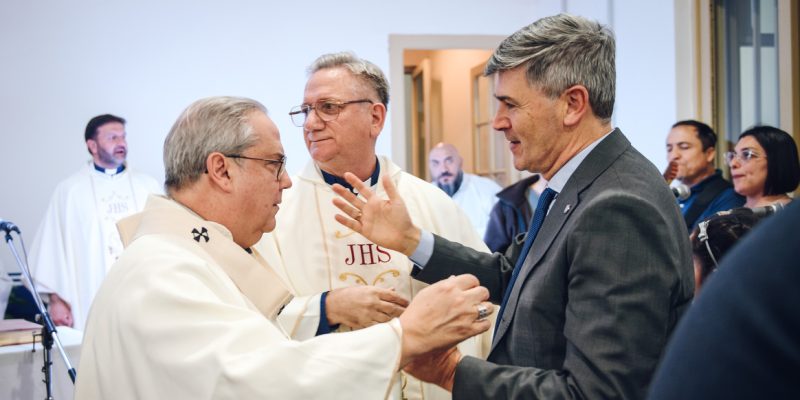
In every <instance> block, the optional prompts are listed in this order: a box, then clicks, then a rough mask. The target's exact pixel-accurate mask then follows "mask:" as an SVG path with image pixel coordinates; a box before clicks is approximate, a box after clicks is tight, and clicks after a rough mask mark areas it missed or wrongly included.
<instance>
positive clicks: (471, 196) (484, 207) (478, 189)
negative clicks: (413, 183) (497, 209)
mask: <svg viewBox="0 0 800 400" xmlns="http://www.w3.org/2000/svg"><path fill="white" fill-rule="evenodd" d="M428 164H429V166H430V171H431V178H432V179H433V183H434V184H435V185H436V186H438V187H439V189H442V190H443V191H444V192H445V193H447V195H448V196H450V197H451V198H452V199H453V201H455V202H456V204H458V206H459V207H461V209H462V210H464V212H465V213H466V214H467V217H469V220H470V222H471V223H472V227H473V228H475V231H476V232H478V234H479V235H480V236H481V237H483V236H484V235H485V234H486V227H487V226H488V225H489V218H490V216H491V214H492V208H493V207H494V204H495V203H497V197H496V196H495V195H496V194H497V192H499V191H500V190H502V188H501V187H500V185H498V184H497V182H495V181H493V180H491V179H489V178H484V177H482V176H479V175H473V174H468V173H466V172H464V169H463V165H464V160H463V159H462V158H461V155H460V154H459V153H458V149H457V148H456V147H455V146H453V145H452V144H449V143H439V144H437V145H436V146H434V147H433V148H432V149H431V151H430V153H428Z"/></svg>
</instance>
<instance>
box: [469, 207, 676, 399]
mask: <svg viewBox="0 0 800 400" xmlns="http://www.w3.org/2000/svg"><path fill="white" fill-rule="evenodd" d="M669 215H670V214H665V213H663V212H661V211H660V210H658V209H657V208H656V207H655V206H653V205H652V204H650V203H649V202H647V201H645V200H643V199H641V198H639V197H635V196H632V195H628V194H622V193H611V194H610V195H605V194H603V195H599V196H598V197H596V198H595V200H594V201H592V202H591V203H589V204H588V205H587V206H586V209H585V210H584V212H583V213H582V214H581V215H576V217H577V220H576V221H575V224H574V226H573V229H572V230H571V231H570V232H562V234H563V235H562V236H565V237H562V238H560V239H559V238H557V239H556V240H557V241H559V240H560V242H559V243H554V244H553V247H551V249H550V250H549V251H551V252H556V253H555V254H547V255H545V258H546V259H547V260H545V261H544V262H548V261H549V260H553V257H556V258H560V257H566V260H563V261H565V262H566V263H567V264H568V270H567V282H568V287H567V288H566V296H567V300H566V304H567V305H566V310H565V322H564V327H563V335H564V337H565V339H566V353H565V354H564V363H563V366H562V368H560V369H539V368H534V367H532V366H527V367H526V366H507V365H497V364H493V363H491V362H488V361H482V360H478V359H475V358H471V357H465V358H464V359H463V360H462V361H461V363H460V364H459V366H458V368H457V370H456V375H455V387H454V391H453V398H454V399H542V398H547V399H607V398H622V399H640V398H644V396H645V394H646V389H647V385H648V384H649V382H650V379H651V376H652V374H653V371H654V369H655V367H656V364H657V362H658V359H659V356H660V354H661V351H662V349H663V347H664V345H665V342H666V340H667V337H668V334H669V332H670V330H671V328H672V326H674V323H675V319H676V316H675V312H674V307H673V304H672V302H673V301H672V297H673V296H671V295H670V293H673V294H674V293H675V292H676V291H677V290H678V289H677V288H676V286H678V285H679V278H678V270H679V268H682V267H680V266H681V265H682V266H683V267H686V263H687V262H688V260H684V259H683V258H685V256H686V255H687V253H686V252H681V251H678V250H677V249H676V248H678V247H679V244H676V243H679V242H678V241H680V240H688V239H687V238H685V237H681V236H680V235H681V233H682V232H683V230H682V228H681V226H680V225H679V224H676V223H675V222H674V221H673V223H667V220H666V218H669ZM676 227H677V228H676ZM676 234H677V236H676ZM554 262H558V261H557V260H556V261H554ZM524 290H525V288H524V287H523V291H524ZM514 318H515V319H518V318H526V316H525V315H515V316H514ZM522 345H523V344H521V343H516V344H515V346H522ZM531 346H535V343H531ZM513 350H514V349H511V351H513ZM521 350H522V349H520V351H521ZM512 359H513V356H512Z"/></svg>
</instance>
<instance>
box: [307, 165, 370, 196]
mask: <svg viewBox="0 0 800 400" xmlns="http://www.w3.org/2000/svg"><path fill="white" fill-rule="evenodd" d="M319 171H320V172H322V179H324V180H325V183H327V184H328V185H331V186H333V184H334V183H338V184H340V185H342V186H344V188H345V189H347V190H349V191H350V193H355V192H356V190H355V188H353V186H351V185H350V184H349V183H347V181H346V180H344V178H342V177H339V176H336V175H333V174H329V173H327V172H325V171H323V170H322V168H320V170H319ZM380 173H381V163H379V162H378V158H377V157H375V171H373V172H372V176H370V177H369V185H370V186H375V184H376V183H378V176H379V175H380Z"/></svg>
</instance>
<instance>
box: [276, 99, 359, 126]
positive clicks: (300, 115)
mask: <svg viewBox="0 0 800 400" xmlns="http://www.w3.org/2000/svg"><path fill="white" fill-rule="evenodd" d="M356 103H370V104H374V102H373V101H372V100H370V99H358V100H350V101H337V100H320V101H317V102H315V103H314V104H313V105H311V104H301V105H299V106H295V107H292V110H291V111H289V116H290V117H292V123H293V124H294V126H298V127H302V126H303V125H305V123H306V119H307V118H308V113H310V112H311V110H314V112H316V113H317V117H319V119H321V120H323V121H325V122H331V121H333V120H335V119H336V118H338V117H339V113H340V112H342V108H344V106H346V105H348V104H356Z"/></svg>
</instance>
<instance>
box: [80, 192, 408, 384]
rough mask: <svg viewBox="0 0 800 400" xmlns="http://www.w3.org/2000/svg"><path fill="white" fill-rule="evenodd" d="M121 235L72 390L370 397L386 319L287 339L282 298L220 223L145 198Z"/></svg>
mask: <svg viewBox="0 0 800 400" xmlns="http://www.w3.org/2000/svg"><path fill="white" fill-rule="evenodd" d="M119 229H120V233H121V235H122V238H123V241H124V242H125V243H126V244H127V247H126V249H125V251H124V252H123V254H122V256H121V257H120V259H119V261H118V262H117V263H116V264H115V265H114V266H113V268H112V269H111V271H110V272H109V274H108V276H107V277H106V280H105V281H104V282H103V285H102V287H101V288H100V290H99V292H98V293H97V296H96V300H95V303H94V305H93V306H92V309H91V312H90V315H89V320H88V323H87V326H86V334H85V337H84V343H83V347H82V349H83V350H82V353H81V361H80V365H79V366H78V381H77V384H76V392H75V398H79V399H156V398H162V399H314V398H325V399H342V400H344V399H347V400H351V399H382V398H385V397H386V396H387V394H388V393H389V392H390V390H391V385H392V383H393V381H394V380H393V376H394V375H395V372H396V370H397V368H398V362H399V358H400V345H401V339H400V337H401V334H402V333H401V330H402V328H401V326H400V323H399V321H398V320H397V319H395V320H393V321H392V322H390V323H387V324H379V325H375V326H373V327H370V328H368V329H364V330H361V331H358V332H351V333H346V334H341V335H325V336H322V337H319V338H313V339H310V340H308V341H303V342H298V341H293V340H291V339H289V338H288V337H287V335H286V334H285V333H284V331H283V330H282V329H281V328H280V327H279V325H278V324H276V323H275V322H274V320H273V318H274V316H275V315H276V314H277V313H278V311H279V310H280V308H281V307H282V306H283V305H284V304H285V303H286V302H287V301H288V300H289V299H290V298H291V295H290V294H289V292H288V290H287V289H286V288H285V287H284V284H283V282H282V281H281V280H280V278H279V277H277V275H276V274H275V272H274V271H273V270H272V269H270V268H269V267H268V266H267V265H266V264H265V261H264V259H263V258H261V257H260V256H259V254H258V252H257V251H255V250H253V253H252V254H248V253H247V252H246V251H245V250H244V249H242V248H241V247H239V246H237V245H236V244H235V243H234V242H233V240H232V238H231V234H230V232H229V231H228V230H227V229H226V228H225V227H224V226H222V225H219V224H217V223H214V222H210V221H206V220H203V219H202V218H200V217H199V216H197V215H196V214H194V213H193V212H191V211H190V210H188V209H187V208H185V207H183V206H181V205H180V204H178V203H176V202H174V201H172V200H169V199H166V198H163V197H157V196H152V197H150V199H149V200H148V202H147V207H146V208H145V210H144V212H142V213H140V214H137V215H134V216H132V217H129V218H127V219H125V220H123V221H121V222H120V224H119Z"/></svg>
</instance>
